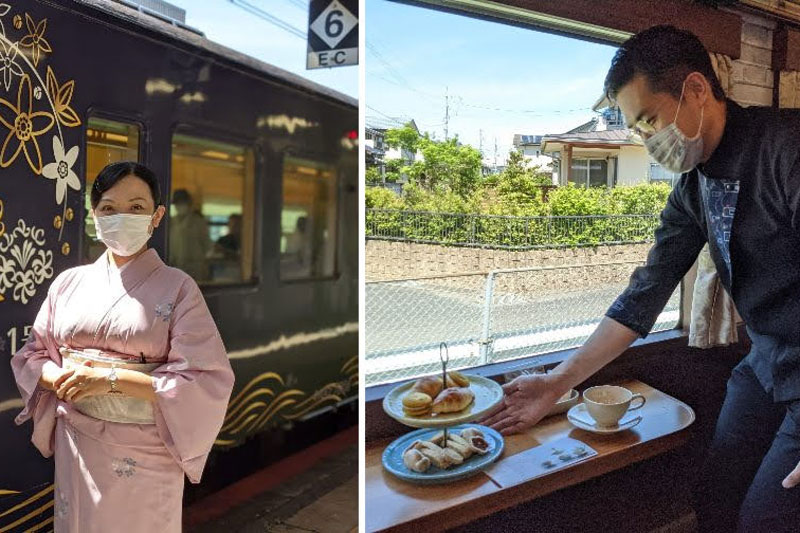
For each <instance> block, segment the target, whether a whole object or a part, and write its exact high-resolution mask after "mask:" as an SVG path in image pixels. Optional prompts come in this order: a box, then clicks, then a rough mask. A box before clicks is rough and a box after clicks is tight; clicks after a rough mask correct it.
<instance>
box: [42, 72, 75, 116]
mask: <svg viewBox="0 0 800 533" xmlns="http://www.w3.org/2000/svg"><path fill="white" fill-rule="evenodd" d="M74 91H75V80H69V81H68V82H67V83H65V84H64V85H62V86H61V87H59V86H58V82H57V81H56V75H55V73H54V72H53V69H51V68H50V66H49V65H48V66H47V92H48V93H50V97H51V98H52V99H53V106H54V107H55V111H56V117H57V118H58V121H59V122H61V124H63V125H64V126H66V127H68V128H74V127H75V126H80V125H81V119H80V118H78V114H77V113H76V112H75V110H74V109H72V107H70V103H71V102H72V93H73V92H74Z"/></svg>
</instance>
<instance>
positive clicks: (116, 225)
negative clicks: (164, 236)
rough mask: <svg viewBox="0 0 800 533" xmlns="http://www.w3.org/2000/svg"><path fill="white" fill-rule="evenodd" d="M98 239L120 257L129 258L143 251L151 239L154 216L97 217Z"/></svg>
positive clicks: (122, 215) (121, 215)
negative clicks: (151, 224)
mask: <svg viewBox="0 0 800 533" xmlns="http://www.w3.org/2000/svg"><path fill="white" fill-rule="evenodd" d="M95 221H96V227H97V239H98V240H100V241H103V244H105V245H106V246H108V248H109V249H110V250H111V251H112V252H114V253H115V254H117V255H119V256H124V257H127V256H129V255H133V254H135V253H136V252H138V251H139V250H141V249H142V246H144V245H145V244H146V243H147V241H148V240H149V239H150V235H151V234H152V230H151V229H150V223H151V222H152V221H153V215H129V214H119V215H108V216H104V217H96V218H95Z"/></svg>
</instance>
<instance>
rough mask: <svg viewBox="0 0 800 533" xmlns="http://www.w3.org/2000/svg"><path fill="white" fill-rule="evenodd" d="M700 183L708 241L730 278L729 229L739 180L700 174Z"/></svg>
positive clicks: (731, 223) (737, 195) (734, 212)
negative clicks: (713, 247) (718, 255)
mask: <svg viewBox="0 0 800 533" xmlns="http://www.w3.org/2000/svg"><path fill="white" fill-rule="evenodd" d="M700 183H701V189H702V192H703V202H704V203H705V207H706V218H707V220H708V230H709V231H708V237H709V239H708V240H709V241H711V240H713V242H714V244H716V246H717V250H719V254H720V256H721V257H722V259H723V260H724V261H725V265H726V266H727V267H728V276H729V278H731V277H732V271H731V250H730V242H731V228H732V227H733V217H734V215H735V214H736V201H737V200H738V197H739V180H712V179H708V178H706V177H705V176H703V175H702V174H700Z"/></svg>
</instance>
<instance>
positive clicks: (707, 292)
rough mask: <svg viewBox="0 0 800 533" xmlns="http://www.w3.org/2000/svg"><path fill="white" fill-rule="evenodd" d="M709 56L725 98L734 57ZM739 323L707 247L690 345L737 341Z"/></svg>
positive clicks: (699, 272) (697, 287) (695, 297)
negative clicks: (737, 325) (737, 324)
mask: <svg viewBox="0 0 800 533" xmlns="http://www.w3.org/2000/svg"><path fill="white" fill-rule="evenodd" d="M709 55H710V56H711V64H712V65H713V66H714V72H716V74H717V78H718V79H719V81H720V84H721V85H722V90H723V91H725V94H726V95H728V94H730V92H731V89H733V84H734V81H733V76H732V72H733V68H732V62H731V58H730V57H728V56H725V55H723V54H709ZM737 320H738V315H737V313H736V308H735V307H734V305H733V300H732V299H731V297H730V296H729V295H728V293H727V291H726V290H725V288H724V287H723V286H722V281H721V280H720V277H719V273H718V272H717V269H716V267H715V266H714V262H713V261H712V260H711V254H710V252H709V251H708V244H706V245H705V246H704V247H703V250H702V251H701V252H700V255H699V257H698V262H697V278H696V279H695V282H694V293H693V295H692V316H691V319H690V320H689V346H694V347H696V348H711V347H713V346H727V345H729V344H732V343H735V342H738V340H739V335H738V333H737V331H736V323H737Z"/></svg>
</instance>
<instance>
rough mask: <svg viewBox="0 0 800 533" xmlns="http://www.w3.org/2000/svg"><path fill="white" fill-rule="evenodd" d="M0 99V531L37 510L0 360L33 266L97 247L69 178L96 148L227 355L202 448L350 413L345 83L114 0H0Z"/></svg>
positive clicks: (40, 496) (19, 323)
mask: <svg viewBox="0 0 800 533" xmlns="http://www.w3.org/2000/svg"><path fill="white" fill-rule="evenodd" d="M0 117H2V119H1V120H0V357H2V358H3V359H5V361H6V362H5V363H4V364H2V365H0V452H2V455H0V461H1V462H2V466H0V530H2V531H15V530H17V529H19V530H27V529H29V528H31V527H37V528H41V529H36V530H37V531H38V530H43V531H46V530H48V529H49V527H48V524H49V523H50V522H51V521H52V466H51V462H50V461H48V460H45V459H43V458H41V457H40V456H39V454H38V452H37V451H36V450H35V449H34V447H33V446H32V444H31V443H30V442H29V438H30V432H31V427H30V425H29V424H26V425H24V426H22V427H16V426H14V424H13V419H14V417H15V416H16V414H17V412H18V411H19V409H20V407H21V400H20V399H19V394H18V392H17V389H16V386H15V384H14V381H13V377H12V374H11V369H10V367H9V365H8V361H9V359H10V357H11V355H12V354H13V353H14V351H15V350H17V349H18V348H19V347H20V346H21V345H22V344H23V343H24V340H25V338H26V337H27V335H28V334H29V330H30V324H32V322H33V320H34V317H35V315H36V312H37V311H38V309H39V307H40V306H41V304H42V301H43V300H44V297H45V295H46V292H47V288H48V286H49V284H50V282H51V281H52V279H53V278H54V277H55V276H56V275H57V274H58V273H59V272H61V271H62V270H64V269H66V268H70V267H72V266H76V265H78V264H81V263H85V262H88V261H91V260H93V259H94V258H95V257H97V254H98V246H97V243H96V242H95V241H94V240H93V239H92V236H93V235H94V228H93V227H92V223H91V217H90V216H89V215H88V212H87V202H86V199H85V196H86V195H85V192H86V190H88V188H89V187H90V186H91V182H92V180H93V179H94V177H95V176H96V175H97V172H98V171H99V170H100V169H101V168H102V167H103V166H104V165H105V164H107V163H108V162H111V161H116V160H123V159H135V160H138V161H140V162H142V163H144V164H145V165H147V166H149V167H150V168H152V169H153V170H154V171H155V173H156V174H157V175H158V176H159V179H160V180H161V188H162V191H164V196H165V200H166V202H167V206H168V209H169V212H170V216H169V217H168V220H167V224H165V225H164V224H162V226H161V227H159V228H158V229H157V230H156V232H155V234H154V236H153V238H152V239H151V245H152V246H153V247H154V248H155V249H156V250H157V251H158V253H159V255H161V257H162V258H165V259H166V260H167V262H168V263H171V264H173V265H175V266H178V267H181V268H183V269H184V270H186V271H187V272H189V273H191V274H192V275H193V276H194V277H195V279H197V281H198V283H199V284H200V285H201V287H202V288H203V292H204V295H205V298H206V302H207V303H208V306H209V308H210V309H211V312H212V314H213V315H214V318H215V319H216V322H217V325H218V327H219V330H220V333H221V334H222V338H223V340H224V341H225V344H226V347H227V348H228V351H229V353H230V356H231V360H232V364H233V367H234V369H235V371H236V387H235V389H234V393H233V396H232V398H231V403H230V405H229V410H228V415H227V417H226V420H225V424H224V426H223V428H222V431H221V433H220V435H219V438H218V440H217V446H216V447H215V451H214V452H213V453H212V458H211V461H210V464H211V465H213V464H214V463H220V462H223V463H224V462H225V459H224V457H225V456H231V455H235V454H236V453H237V452H236V450H237V449H238V450H241V449H242V447H241V446H239V445H240V444H242V443H244V442H245V441H250V442H252V440H253V439H248V437H252V436H256V440H257V439H258V436H259V435H261V439H262V440H263V439H264V435H265V434H270V435H272V434H275V433H278V432H281V433H283V434H285V433H287V432H288V433H292V431H296V430H293V429H292V427H295V428H296V427H297V424H298V423H300V425H302V423H301V422H302V421H306V420H308V419H311V418H314V417H315V416H321V415H322V413H329V412H330V411H332V410H336V409H337V408H339V407H342V406H347V408H346V409H338V414H336V415H330V414H326V415H325V416H327V417H330V416H334V417H339V418H342V419H345V418H346V419H347V424H350V423H352V420H354V418H355V416H354V414H353V412H354V410H355V406H356V405H357V402H356V401H355V400H356V395H357V391H358V387H357V385H358V383H357V382H358V358H357V356H358V252H357V242H358V239H357V229H358V219H357V213H358V209H357V206H358V203H357V202H358V195H357V177H358V165H357V143H358V139H357V135H356V130H357V125H358V106H357V101H356V100H355V99H353V98H350V97H347V96H344V95H342V94H340V93H337V92H335V91H332V90H330V89H328V88H325V87H322V86H319V85H317V84H314V83H311V82H309V81H307V80H305V79H303V78H301V77H298V76H295V75H292V74H290V73H287V72H285V71H282V70H280V69H278V68H275V67H272V66H270V65H267V64H264V63H262V62H259V61H257V60H255V59H253V58H250V57H248V56H245V55H242V54H239V53H237V52H234V51H232V50H230V49H227V48H225V47H222V46H219V45H217V44H214V43H213V42H210V41H209V40H207V39H205V38H204V37H203V35H202V34H200V33H199V32H197V31H193V30H192V29H190V28H185V27H181V26H180V25H175V24H171V23H169V22H168V21H165V20H160V19H159V18H157V17H154V16H152V15H151V14H148V13H144V12H140V11H137V10H135V9H131V8H129V7H127V6H126V5H124V4H121V3H117V2H113V1H110V0H59V1H55V0H3V2H0ZM48 124H49V127H48ZM70 171H72V172H73V173H74V174H75V176H76V177H77V178H78V179H77V180H75V179H74V178H70ZM77 181H79V182H80V187H79V190H78V189H76V185H77V183H76V182H77ZM177 191H180V192H177ZM176 192H177V194H176ZM181 198H182V199H183V200H184V201H183V202H181V201H180V199H181ZM172 199H178V200H179V201H178V202H175V204H178V203H182V204H184V205H187V204H188V205H187V207H188V209H187V207H180V206H176V205H170V200H172ZM198 213H199V214H202V216H200V215H198ZM315 421H316V419H315ZM307 425H308V424H307ZM312 425H313V424H312ZM262 447H263V446H262ZM221 457H222V458H223V459H220V458H221ZM217 470H219V469H217ZM207 473H208V472H207ZM210 475H211V476H212V478H213V476H214V475H215V474H214V469H213V468H212V469H211V474H210ZM204 481H206V482H209V483H211V484H213V482H214V480H213V479H211V480H208V479H206V480H204ZM226 481H230V480H226Z"/></svg>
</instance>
